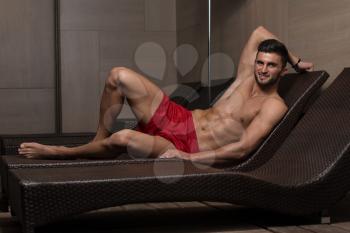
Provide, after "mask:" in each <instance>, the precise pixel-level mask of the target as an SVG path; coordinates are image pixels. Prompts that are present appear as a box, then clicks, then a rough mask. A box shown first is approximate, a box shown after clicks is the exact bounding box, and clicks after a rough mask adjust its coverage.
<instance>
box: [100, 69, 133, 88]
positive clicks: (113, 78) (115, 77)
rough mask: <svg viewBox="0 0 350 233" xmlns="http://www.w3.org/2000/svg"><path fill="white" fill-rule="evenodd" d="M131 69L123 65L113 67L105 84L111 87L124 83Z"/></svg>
mask: <svg viewBox="0 0 350 233" xmlns="http://www.w3.org/2000/svg"><path fill="white" fill-rule="evenodd" d="M130 73H131V71H130V70H129V69H128V68H125V67H114V68H112V69H111V71H110V73H109V76H108V78H107V80H106V84H107V85H110V86H112V87H118V86H120V85H122V84H123V83H124V81H125V80H126V79H127V77H128V76H130Z"/></svg>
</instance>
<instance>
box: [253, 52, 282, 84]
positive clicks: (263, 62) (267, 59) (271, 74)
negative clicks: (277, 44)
mask: <svg viewBox="0 0 350 233" xmlns="http://www.w3.org/2000/svg"><path fill="white" fill-rule="evenodd" d="M286 72H287V69H286V68H285V67H283V64H282V59H281V56H280V55H278V54H276V53H265V52H258V54H257V56H256V59H255V66H254V74H255V81H256V82H257V84H258V85H259V86H260V87H261V88H268V87H270V86H273V85H275V84H276V83H277V81H278V80H279V78H280V77H281V76H283V75H284V74H285V73H286Z"/></svg>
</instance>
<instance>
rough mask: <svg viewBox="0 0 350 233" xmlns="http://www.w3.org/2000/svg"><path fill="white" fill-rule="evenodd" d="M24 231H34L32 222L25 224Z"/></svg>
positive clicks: (26, 232)
mask: <svg viewBox="0 0 350 233" xmlns="http://www.w3.org/2000/svg"><path fill="white" fill-rule="evenodd" d="M22 232H23V233H34V226H32V225H31V224H30V225H26V224H23V226H22Z"/></svg>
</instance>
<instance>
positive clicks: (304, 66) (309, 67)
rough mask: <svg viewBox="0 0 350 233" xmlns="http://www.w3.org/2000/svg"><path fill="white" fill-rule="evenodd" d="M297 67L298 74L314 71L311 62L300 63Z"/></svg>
mask: <svg viewBox="0 0 350 233" xmlns="http://www.w3.org/2000/svg"><path fill="white" fill-rule="evenodd" d="M297 66H298V68H299V70H296V71H297V72H298V73H302V72H305V71H309V72H310V71H313V70H314V64H313V63H311V62H306V61H300V62H299V63H298V65H297Z"/></svg>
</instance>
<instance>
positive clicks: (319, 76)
mask: <svg viewBox="0 0 350 233" xmlns="http://www.w3.org/2000/svg"><path fill="white" fill-rule="evenodd" d="M294 75H295V76H289V77H288V78H289V79H291V80H288V81H289V82H288V81H287V80H286V82H284V83H281V84H282V85H280V88H281V92H282V93H283V95H282V96H284V99H285V102H286V104H287V105H288V107H289V111H288V112H287V113H286V115H285V116H284V117H283V119H282V120H281V121H280V122H279V123H278V124H277V125H276V126H275V127H274V129H273V131H272V132H271V133H270V134H269V136H268V137H267V138H266V139H265V140H264V141H263V143H262V144H261V145H260V146H259V147H258V149H257V150H256V151H255V152H254V153H252V154H251V155H249V158H248V159H247V160H246V161H244V162H243V163H241V164H239V165H238V166H236V167H234V168H233V169H234V170H237V171H249V170H254V169H256V168H257V167H259V166H261V165H262V164H264V163H265V162H266V161H268V160H269V159H271V158H272V156H273V155H274V153H275V152H276V150H277V149H278V148H279V147H280V145H282V143H283V141H284V140H285V138H286V137H287V136H288V134H289V133H290V131H291V130H292V129H293V127H294V126H295V125H296V123H297V122H298V120H299V119H300V118H301V117H302V115H303V113H304V112H305V111H307V109H306V108H307V107H308V106H309V101H310V99H312V96H313V95H315V93H316V92H317V91H318V90H319V89H320V87H321V86H322V85H323V83H324V82H325V81H326V80H327V78H328V76H329V75H328V73H327V72H314V73H309V74H306V73H305V74H303V75H298V76H297V75H296V74H294ZM291 81H293V82H291ZM288 84H290V85H291V86H289V88H288V86H287V85H288ZM306 88H307V89H306ZM305 89H306V90H305Z"/></svg>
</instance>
